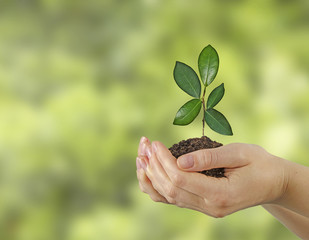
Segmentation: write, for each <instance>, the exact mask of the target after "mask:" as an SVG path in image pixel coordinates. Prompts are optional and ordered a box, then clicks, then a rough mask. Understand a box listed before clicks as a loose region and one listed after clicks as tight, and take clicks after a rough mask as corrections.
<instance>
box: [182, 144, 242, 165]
mask: <svg viewBox="0 0 309 240" xmlns="http://www.w3.org/2000/svg"><path fill="white" fill-rule="evenodd" d="M246 164H247V158H246V157H245V151H243V148H242V146H241V145H240V144H229V145H225V146H222V147H219V148H213V149H203V150H198V151H195V152H191V153H188V154H185V155H183V156H181V157H179V158H178V159H177V165H178V167H179V168H180V169H182V170H185V171H203V170H208V169H212V168H235V167H242V166H244V165H246Z"/></svg>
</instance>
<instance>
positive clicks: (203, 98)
mask: <svg viewBox="0 0 309 240" xmlns="http://www.w3.org/2000/svg"><path fill="white" fill-rule="evenodd" d="M205 93H206V86H205V88H204V92H203V97H202V104H203V119H202V122H203V137H204V136H205V132H204V129H205V111H206V108H205Z"/></svg>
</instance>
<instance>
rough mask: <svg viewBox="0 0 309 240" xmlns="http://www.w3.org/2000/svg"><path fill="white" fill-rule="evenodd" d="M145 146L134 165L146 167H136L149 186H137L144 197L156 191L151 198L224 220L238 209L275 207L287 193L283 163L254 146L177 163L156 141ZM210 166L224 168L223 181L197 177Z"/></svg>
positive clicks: (230, 147)
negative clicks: (272, 204) (145, 194)
mask: <svg viewBox="0 0 309 240" xmlns="http://www.w3.org/2000/svg"><path fill="white" fill-rule="evenodd" d="M143 144H145V147H141V148H143V149H141V150H140V155H139V158H140V160H138V161H144V163H141V164H139V165H138V167H139V166H144V167H143V168H140V169H139V170H138V176H139V179H140V180H143V179H145V178H146V177H147V178H148V179H149V182H150V183H151V185H152V186H150V184H148V185H147V186H146V185H145V184H144V181H140V183H141V185H142V190H144V191H145V192H146V193H149V194H150V195H151V193H155V194H153V196H151V197H152V198H154V199H156V198H157V199H165V200H166V201H164V202H168V203H172V204H175V205H177V206H180V207H187V208H191V209H195V210H198V211H200V212H203V213H205V214H207V215H210V216H213V217H224V216H226V215H228V214H231V213H233V212H235V211H238V210H240V209H244V208H248V207H251V206H255V205H258V204H264V203H274V202H276V201H277V200H278V199H280V198H281V197H282V196H283V194H284V193H285V189H286V186H287V179H286V175H285V166H286V162H285V161H284V160H281V159H279V158H276V157H274V156H272V155H270V154H269V153H267V152H266V151H265V150H264V149H262V148H261V147H258V146H256V145H249V144H229V145H226V146H222V147H219V148H214V149H207V150H206V149H205V150H199V151H195V152H192V153H190V154H186V155H183V156H181V157H179V158H178V159H177V160H176V159H175V158H174V157H173V156H172V154H171V153H170V151H169V150H168V149H167V148H166V147H165V146H164V145H163V144H162V143H160V142H153V143H152V146H151V145H150V143H149V142H148V141H146V142H145V143H142V146H143ZM144 151H145V152H144ZM147 153H148V155H147ZM145 154H146V155H145ZM213 168H224V169H225V177H223V178H214V177H207V176H205V175H203V174H200V173H198V171H204V170H209V169H213ZM143 174H146V175H145V176H142V175H143ZM150 188H153V189H151V190H150ZM159 195H160V196H159Z"/></svg>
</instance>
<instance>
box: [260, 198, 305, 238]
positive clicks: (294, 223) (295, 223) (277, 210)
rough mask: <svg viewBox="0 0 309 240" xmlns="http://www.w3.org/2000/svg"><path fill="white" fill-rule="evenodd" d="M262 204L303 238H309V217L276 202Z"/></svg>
mask: <svg viewBox="0 0 309 240" xmlns="http://www.w3.org/2000/svg"><path fill="white" fill-rule="evenodd" d="M262 206H263V208H265V209H266V210H267V211H268V212H269V213H270V214H272V215H273V216H274V217H275V218H277V219H278V220H279V221H280V222H281V223H282V224H283V225H284V226H286V227H287V228H288V229H289V230H290V231H291V232H293V233H295V234H296V235H297V236H299V237H300V238H302V239H309V218H307V217H305V216H303V215H300V214H298V213H295V212H293V211H291V210H289V209H286V208H283V207H281V206H278V205H275V204H264V205H262Z"/></svg>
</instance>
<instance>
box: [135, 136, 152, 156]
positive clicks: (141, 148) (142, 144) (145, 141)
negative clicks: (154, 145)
mask: <svg viewBox="0 0 309 240" xmlns="http://www.w3.org/2000/svg"><path fill="white" fill-rule="evenodd" d="M146 145H150V141H149V139H148V138H146V137H141V140H140V142H139V146H138V153H137V154H138V156H146V151H145V150H146Z"/></svg>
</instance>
